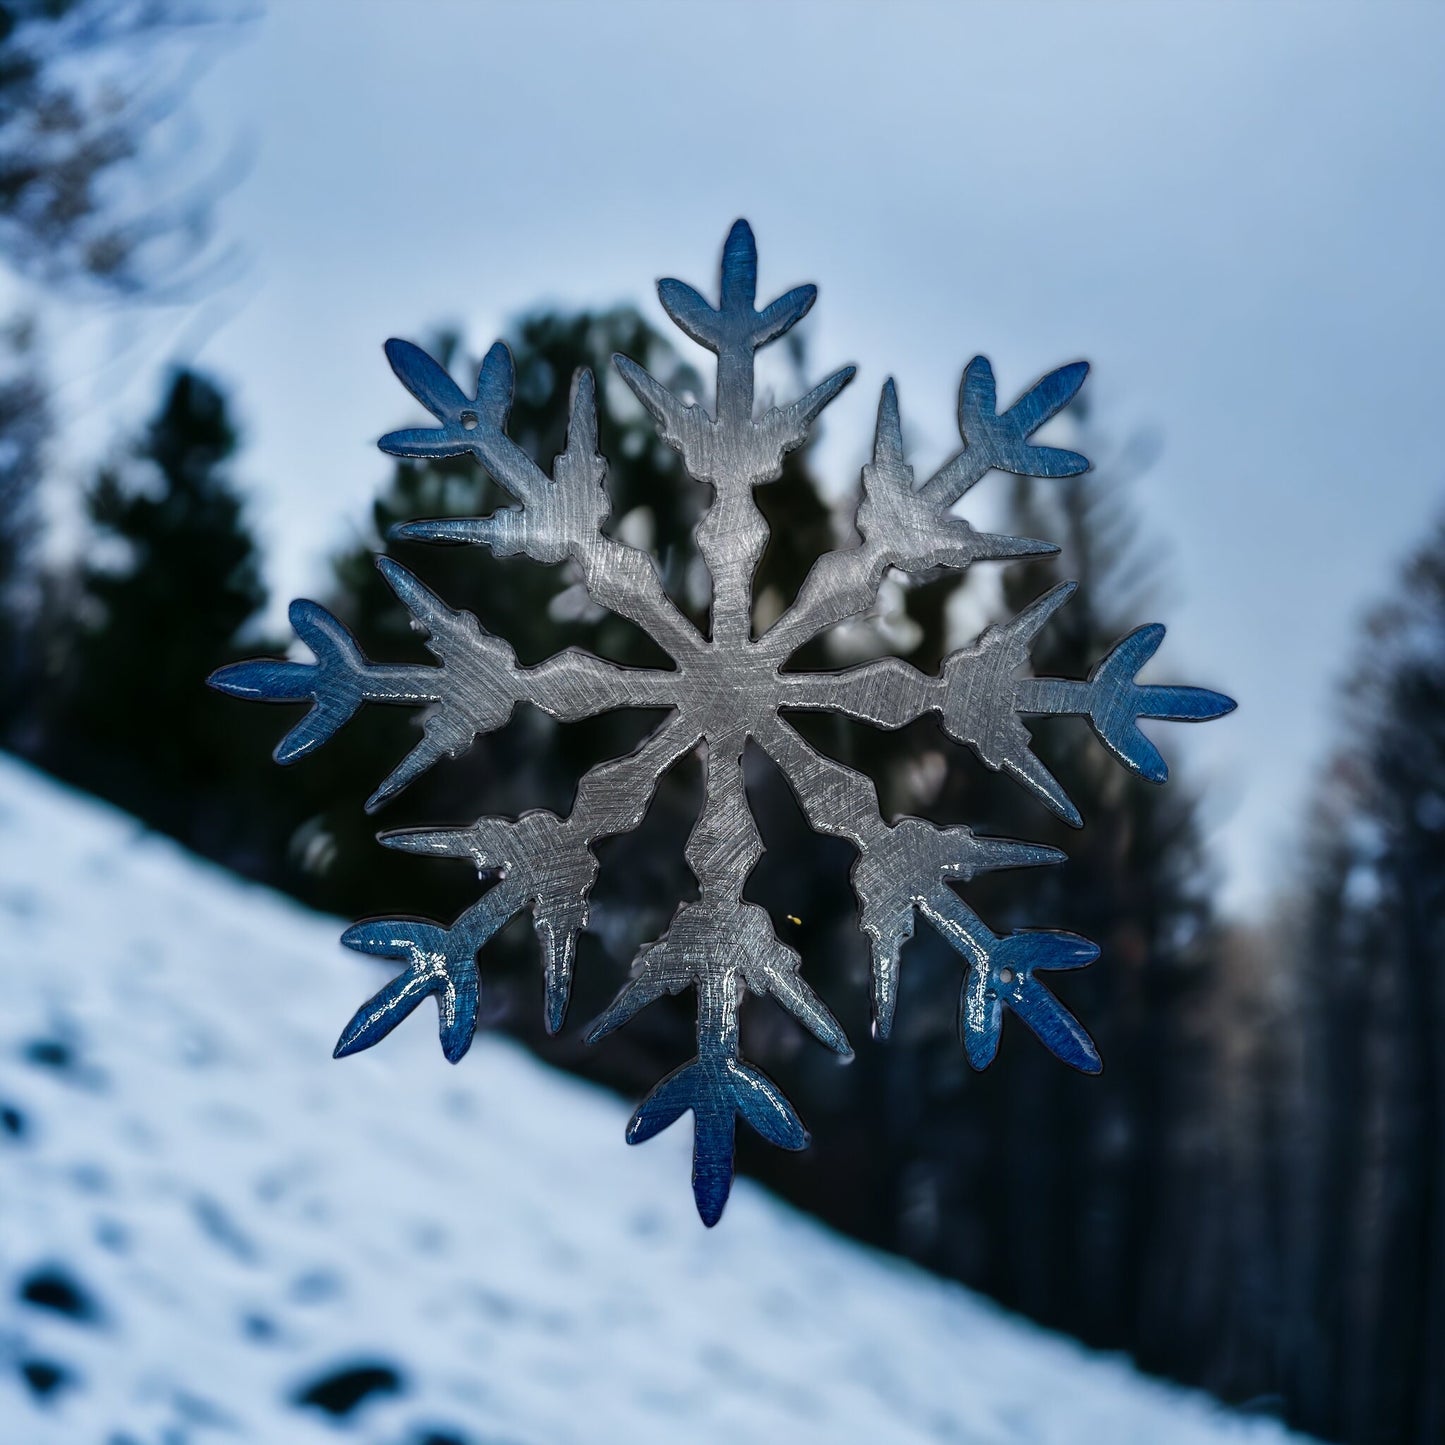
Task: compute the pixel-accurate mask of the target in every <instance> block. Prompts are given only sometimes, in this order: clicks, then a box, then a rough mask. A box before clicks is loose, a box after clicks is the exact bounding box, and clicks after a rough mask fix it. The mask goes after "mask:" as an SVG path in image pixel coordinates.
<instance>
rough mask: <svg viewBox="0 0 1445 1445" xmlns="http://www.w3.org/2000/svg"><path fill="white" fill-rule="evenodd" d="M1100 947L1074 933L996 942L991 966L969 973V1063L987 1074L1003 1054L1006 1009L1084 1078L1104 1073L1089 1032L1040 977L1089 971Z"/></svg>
mask: <svg viewBox="0 0 1445 1445" xmlns="http://www.w3.org/2000/svg"><path fill="white" fill-rule="evenodd" d="M1098 956H1099V948H1098V945H1097V944H1094V943H1090V942H1089V940H1088V939H1087V938H1080V937H1078V935H1077V934H1073V933H1048V932H1037V933H1034V932H1023V933H1011V934H1009V935H1008V936H1007V937H1006V938H999V939H995V940H994V942H993V943H992V945H991V946H990V947H989V949H988V958H987V962H986V963H977V962H975V963H973V964H971V965H970V967H969V971H968V977H967V978H966V979H965V981H964V984H963V989H962V991H961V993H960V997H959V1031H960V1033H961V1034H962V1036H963V1044H964V1051H965V1052H966V1053H967V1055H968V1062H969V1063H970V1064H971V1065H972V1066H973V1067H974V1068H975V1069H979V1070H982V1069H986V1068H987V1067H988V1066H989V1065H990V1064H991V1063H992V1062H993V1060H994V1056H995V1055H996V1054H997V1053H998V1045H999V1036H1000V1034H1001V1032H1002V1028H1003V1012H1004V1009H1006V1008H1007V1009H1011V1010H1012V1011H1013V1012H1014V1013H1016V1014H1017V1015H1018V1016H1019V1018H1021V1019H1022V1020H1023V1021H1024V1022H1025V1023H1026V1024H1027V1025H1028V1026H1029V1028H1030V1029H1032V1030H1033V1032H1034V1033H1035V1034H1036V1035H1037V1036H1038V1039H1039V1042H1040V1043H1042V1044H1043V1046H1044V1047H1045V1048H1046V1049H1048V1051H1049V1052H1050V1053H1051V1054H1053V1055H1054V1056H1055V1057H1056V1058H1058V1059H1061V1060H1063V1062H1064V1063H1066V1064H1068V1065H1069V1066H1070V1067H1071V1068H1075V1069H1078V1070H1079V1071H1080V1073H1085V1074H1097V1073H1098V1072H1099V1071H1100V1070H1101V1069H1102V1068H1103V1062H1102V1061H1101V1060H1100V1058H1099V1051H1098V1049H1096V1048H1095V1047H1094V1041H1093V1040H1092V1039H1091V1038H1090V1037H1089V1035H1088V1033H1087V1032H1086V1031H1085V1029H1084V1026H1083V1025H1082V1024H1081V1023H1080V1022H1079V1021H1078V1019H1076V1018H1075V1017H1074V1016H1073V1014H1071V1013H1070V1012H1069V1011H1068V1009H1066V1008H1065V1007H1064V1006H1063V1004H1061V1003H1060V1002H1059V1001H1058V999H1056V998H1055V997H1054V996H1053V994H1052V993H1050V992H1049V991H1048V989H1046V988H1045V987H1044V986H1043V984H1041V983H1040V982H1039V981H1038V980H1037V979H1036V978H1035V977H1034V974H1035V973H1036V972H1042V971H1045V970H1049V969H1069V968H1083V967H1084V966H1085V965H1087V964H1090V963H1092V962H1093V961H1094V960H1095V959H1096V958H1097V957H1098Z"/></svg>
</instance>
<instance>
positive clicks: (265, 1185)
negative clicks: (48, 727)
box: [0, 759, 1286, 1445]
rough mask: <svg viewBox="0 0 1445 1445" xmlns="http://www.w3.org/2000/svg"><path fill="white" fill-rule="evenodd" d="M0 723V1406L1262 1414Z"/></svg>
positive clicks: (654, 1434)
mask: <svg viewBox="0 0 1445 1445" xmlns="http://www.w3.org/2000/svg"><path fill="white" fill-rule="evenodd" d="M339 931H340V926H339V925H338V924H337V923H336V922H335V921H334V920H332V919H329V918H319V917H316V916H314V915H311V914H308V913H306V912H304V911H302V910H301V909H300V908H298V907H296V906H295V905H293V904H291V903H288V902H286V901H285V900H283V899H281V898H278V897H276V896H274V895H272V894H269V893H267V892H264V891H262V890H260V889H257V888H254V887H249V886H247V885H245V884H242V883H238V882H236V881H235V880H234V879H232V878H230V877H229V876H227V875H226V874H224V873H222V872H219V871H218V870H216V869H213V868H211V867H208V866H206V865H204V864H201V863H198V862H196V861H195V860H194V859H192V858H190V857H188V856H187V855H185V854H184V853H182V852H181V851H180V850H179V849H178V848H176V847H174V846H173V845H171V844H169V843H167V842H165V841H163V840H160V839H157V838H155V837H153V836H150V835H147V834H146V833H144V832H143V831H142V830H141V829H140V828H139V827H138V826H137V825H136V824H135V823H134V822H133V821H131V820H128V819H126V818H125V817H123V816H121V815H119V814H117V813H114V812H112V811H110V810H108V809H105V808H103V807H101V806H99V805H97V804H95V803H92V802H89V801H86V800H84V799H82V798H80V797H78V796H76V795H73V794H70V793H67V792H65V791H63V790H61V789H60V788H58V787H57V786H55V785H54V784H52V783H50V782H48V781H46V780H44V779H42V778H40V777H38V776H37V775H35V774H33V773H30V772H28V771H26V770H25V769H23V768H22V767H20V766H19V765H17V764H15V763H14V762H11V761H8V760H5V759H0V999H3V1003H0V1441H3V1442H5V1445H45V1442H51V1441H54V1442H64V1445H122V1442H124V1445H187V1442H209V1441H213V1440H214V1441H217V1442H224V1441H232V1440H249V1441H260V1442H265V1445H291V1442H298V1445H304V1442H313V1441H330V1442H335V1441H337V1440H340V1439H347V1438H350V1439H362V1440H367V1441H377V1442H380V1445H422V1442H427V1445H449V1442H466V1445H503V1442H507V1445H524V1442H525V1445H568V1442H588V1445H597V1442H611V1441H621V1442H628V1445H649V1442H668V1445H673V1442H677V1441H681V1440H688V1441H719V1442H727V1445H753V1442H811V1441H820V1442H821V1441H829V1442H845V1441H860V1442H861V1441H868V1442H877V1441H883V1442H914V1441H954V1442H969V1445H1005V1442H1009V1445H1024V1442H1028V1445H1059V1442H1066V1441H1067V1442H1071V1445H1072V1442H1087V1445H1095V1442H1099V1445H1161V1442H1167V1445H1206V1442H1220V1441H1244V1440H1247V1441H1252V1442H1258V1445H1264V1442H1278V1441H1283V1440H1284V1439H1285V1438H1286V1436H1285V1434H1284V1432H1283V1431H1281V1430H1279V1429H1278V1428H1277V1427H1275V1426H1273V1425H1271V1424H1269V1423H1266V1422H1260V1421H1253V1422H1251V1421H1246V1420H1244V1419H1243V1418H1241V1417H1235V1416H1231V1415H1229V1414H1228V1413H1226V1412H1224V1411H1222V1410H1221V1409H1220V1408H1219V1407H1217V1406H1215V1405H1213V1404H1212V1403H1211V1402H1210V1401H1209V1400H1208V1399H1207V1398H1206V1397H1204V1396H1202V1395H1198V1394H1191V1393H1187V1392H1184V1391H1179V1390H1174V1389H1170V1388H1167V1387H1165V1386H1162V1385H1159V1384H1155V1383H1153V1382H1150V1381H1147V1380H1145V1379H1143V1378H1141V1377H1140V1376H1139V1375H1137V1374H1136V1373H1135V1372H1134V1371H1132V1370H1131V1369H1130V1368H1129V1366H1128V1365H1127V1364H1126V1363H1125V1362H1123V1361H1121V1360H1118V1359H1112V1358H1103V1357H1099V1356H1094V1355H1090V1354H1089V1353H1088V1352H1086V1351H1084V1350H1083V1349H1081V1348H1079V1347H1077V1346H1075V1345H1073V1344H1071V1343H1069V1342H1067V1341H1065V1340H1063V1339H1060V1338H1057V1337H1055V1336H1051V1335H1048V1334H1046V1333H1044V1332H1042V1331H1040V1330H1038V1329H1035V1328H1033V1327H1031V1326H1029V1325H1026V1324H1023V1323H1021V1322H1020V1321H1018V1320H1016V1319H1013V1318H1011V1317H1010V1316H1008V1315H1006V1314H1004V1313H1003V1312H1002V1311H1000V1310H998V1309H996V1308H995V1307H993V1306H991V1305H989V1304H987V1303H984V1302H982V1301H980V1300H979V1299H977V1298H975V1297H974V1296H972V1295H970V1294H969V1293H967V1292H966V1291H965V1290H962V1289H960V1288H958V1287H956V1286H953V1285H950V1284H947V1283H944V1282H941V1281H939V1280H936V1279H933V1278H931V1277H929V1276H928V1275H925V1274H923V1273H920V1272H919V1271H916V1270H914V1269H911V1268H909V1267H907V1266H905V1265H902V1264H899V1263H896V1262H893V1261H891V1260H889V1259H887V1258H886V1257H882V1256H879V1255H876V1254H873V1253H871V1252H869V1251H867V1250H864V1249H861V1248H859V1247H858V1246H856V1245H854V1244H850V1243H848V1242H846V1241H844V1240H842V1239H839V1238H837V1237H836V1236H834V1235H832V1234H830V1233H828V1232H827V1231H826V1230H824V1229H822V1228H820V1227H819V1226H817V1225H816V1224H813V1223H811V1222H809V1221H808V1220H807V1219H805V1218H803V1217H802V1216H800V1215H798V1214H796V1213H794V1212H793V1211H791V1210H789V1209H788V1208H786V1207H785V1206H783V1205H781V1204H779V1203H777V1202H776V1201H774V1200H773V1199H771V1198H770V1197H768V1196H767V1195H766V1194H764V1193H763V1192H762V1191H761V1190H759V1189H757V1188H756V1187H754V1186H752V1185H750V1184H749V1183H748V1182H747V1181H742V1182H740V1183H739V1185H738V1187H737V1189H736V1190H735V1192H734V1195H733V1199H732V1203H731V1204H730V1205H729V1206H728V1212H727V1215H726V1217H725V1218H724V1220H723V1222H722V1225H721V1227H719V1228H718V1229H716V1230H712V1231H709V1230H705V1229H703V1228H702V1226H701V1225H700V1224H699V1223H698V1220H697V1216H696V1214H695V1213H694V1211H693V1204H692V1197H691V1195H690V1193H689V1192H688V1189H687V1187H686V1179H687V1172H688V1166H687V1162H686V1160H687V1155H688V1151H689V1140H688V1137H687V1135H688V1130H687V1128H686V1125H685V1124H684V1125H681V1126H679V1127H677V1128H675V1129H673V1130H672V1131H670V1132H669V1133H668V1134H665V1135H663V1136H662V1137H661V1138H659V1139H657V1140H655V1141H653V1142H652V1143H649V1144H647V1145H645V1146H643V1147H641V1148H637V1149H628V1148H626V1147H625V1146H624V1145H623V1142H622V1129H623V1124H624V1122H625V1120H626V1118H627V1114H628V1109H627V1106H626V1105H625V1104H624V1103H622V1102H621V1101H620V1100H617V1099H614V1098H611V1097H610V1096H608V1095H606V1094H603V1093H601V1092H599V1091H598V1090H596V1089H593V1088H590V1087H588V1086H587V1085H585V1084H582V1083H579V1082H577V1081H575V1080H572V1079H569V1078H566V1077H564V1076H561V1075H558V1074H555V1073H552V1072H551V1071H549V1070H548V1069H546V1068H545V1067H543V1066H542V1065H540V1064H538V1063H537V1062H536V1061H535V1060H533V1059H531V1058H530V1057H529V1056H527V1055H526V1054H525V1053H523V1052H522V1051H521V1050H519V1049H518V1048H516V1047H515V1046H513V1045H512V1044H510V1043H508V1042H507V1041H505V1040H503V1039H499V1038H495V1037H491V1036H488V1037H484V1038H481V1039H479V1040H478V1041H477V1043H476V1045H475V1046H474V1047H473V1049H472V1052H471V1054H470V1055H469V1056H468V1057H467V1058H466V1059H465V1060H464V1061H463V1063H462V1064H461V1066H460V1067H458V1068H455V1069H454V1068H451V1067H450V1066H448V1065H447V1064H446V1063H445V1062H444V1061H443V1060H442V1058H441V1056H440V1053H439V1051H438V1049H437V1046H436V1034H435V1029H434V1027H433V1019H432V1017H431V1015H432V1012H433V1011H432V1010H431V1008H430V1006H429V1005H428V1006H426V1008H425V1009H424V1010H423V1011H422V1012H421V1013H419V1014H418V1015H417V1016H416V1017H415V1018H414V1019H412V1020H411V1021H409V1022H408V1023H406V1024H404V1025H403V1026H402V1027H401V1028H400V1029H399V1030H398V1032H397V1033H396V1035H394V1036H393V1037H392V1038H391V1039H390V1040H388V1042H387V1046H386V1047H385V1048H384V1049H381V1050H377V1051H373V1052H372V1053H369V1054H367V1055H364V1056H362V1057H359V1058H354V1059H349V1060H346V1061H345V1062H343V1063H335V1062H333V1061H332V1059H331V1047H332V1043H333V1041H334V1038H335V1035H336V1032H337V1030H338V1028H339V1027H340V1025H341V1024H342V1023H344V1022H345V1021H346V1019H347V1018H348V1017H350V1015H351V1012H352V1010H353V1009H354V1008H355V1007H356V1004H357V1001H358V1000H359V999H360V998H361V997H362V996H363V995H364V993H365V992H366V991H367V990H368V989H369V988H371V987H373V986H375V984H376V983H377V982H378V981H379V979H380V978H381V977H382V976H383V975H381V974H380V972H379V971H377V970H376V968H375V965H373V964H371V963H369V962H368V961H366V960H363V959H360V958H359V957H358V956H357V955H355V954H350V953H347V952H345V951H344V950H342V949H341V948H340V947H339V946H338V944H337V942H336V938H337V934H338V933H339Z"/></svg>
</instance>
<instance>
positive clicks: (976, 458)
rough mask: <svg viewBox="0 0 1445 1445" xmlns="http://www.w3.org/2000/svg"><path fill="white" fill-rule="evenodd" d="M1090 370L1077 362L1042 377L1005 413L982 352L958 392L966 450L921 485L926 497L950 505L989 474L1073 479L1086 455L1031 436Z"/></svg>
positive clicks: (1085, 465) (1084, 466) (1066, 401)
mask: <svg viewBox="0 0 1445 1445" xmlns="http://www.w3.org/2000/svg"><path fill="white" fill-rule="evenodd" d="M1088 374H1089V364H1088V362H1086V361H1075V362H1072V363H1070V364H1069V365H1068V366H1061V367H1059V368H1058V370H1057V371H1051V372H1049V373H1048V375H1047V376H1044V377H1041V378H1040V379H1039V380H1038V381H1036V382H1035V383H1034V385H1033V386H1031V387H1030V388H1029V389H1028V391H1026V392H1025V393H1024V394H1023V395H1022V396H1021V397H1020V398H1019V399H1018V400H1017V401H1016V402H1015V403H1014V404H1013V405H1012V406H1011V407H1009V409H1008V410H1007V411H1005V412H1002V413H1001V412H999V410H998V383H997V382H996V381H995V380H994V375H993V366H992V365H991V364H990V362H989V359H988V358H987V357H986V356H975V357H974V358H973V360H972V361H970V362H969V364H968V366H967V367H966V368H965V369H964V373H963V380H962V382H961V383H960V384H959V391H958V430H959V434H960V436H962V438H963V443H964V448H963V451H961V452H960V453H959V454H958V455H957V456H956V457H954V458H953V460H952V461H950V462H948V463H947V464H946V465H945V466H943V467H942V468H941V469H940V470H939V471H938V472H937V473H936V474H935V475H934V476H933V477H932V478H931V479H930V480H929V482H928V484H927V486H925V487H924V489H923V490H924V494H925V496H927V497H928V498H929V500H930V501H932V502H934V503H936V504H938V505H941V506H949V505H951V504H952V503H953V502H956V501H957V500H958V499H959V497H961V496H962V495H963V494H964V493H965V492H966V491H968V489H969V488H970V487H972V486H973V485H974V483H976V482H977V481H979V479H980V478H982V477H983V476H985V475H986V474H987V473H988V472H990V471H994V470H998V471H1001V472H1013V473H1014V474H1015V475H1017V476H1021V477H1073V476H1077V475H1078V474H1079V473H1080V472H1086V471H1088V469H1089V459H1088V458H1087V457H1085V456H1082V455H1080V453H1078V452H1071V451H1065V450H1064V449H1062V448H1060V447H1044V446H1034V445H1033V444H1031V443H1030V441H1029V437H1030V436H1032V435H1033V433H1034V432H1036V431H1037V430H1038V429H1039V428H1040V427H1041V426H1043V424H1044V423H1045V422H1046V421H1048V420H1049V419H1050V418H1051V417H1053V416H1056V415H1057V414H1058V413H1059V412H1060V411H1062V410H1063V408H1064V407H1066V406H1067V405H1068V404H1069V402H1071V401H1072V400H1073V399H1074V396H1075V395H1076V394H1077V393H1078V390H1079V388H1080V387H1081V386H1082V385H1083V384H1084V378H1085V377H1086V376H1087V375H1088Z"/></svg>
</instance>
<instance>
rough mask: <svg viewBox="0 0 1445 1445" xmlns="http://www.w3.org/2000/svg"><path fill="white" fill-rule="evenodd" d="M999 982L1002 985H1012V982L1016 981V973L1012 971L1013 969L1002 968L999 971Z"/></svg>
mask: <svg viewBox="0 0 1445 1445" xmlns="http://www.w3.org/2000/svg"><path fill="white" fill-rule="evenodd" d="M998 981H999V982H1000V983H1003V984H1009V983H1012V982H1013V981H1014V971H1013V969H1011V968H1001V969H999V971H998Z"/></svg>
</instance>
